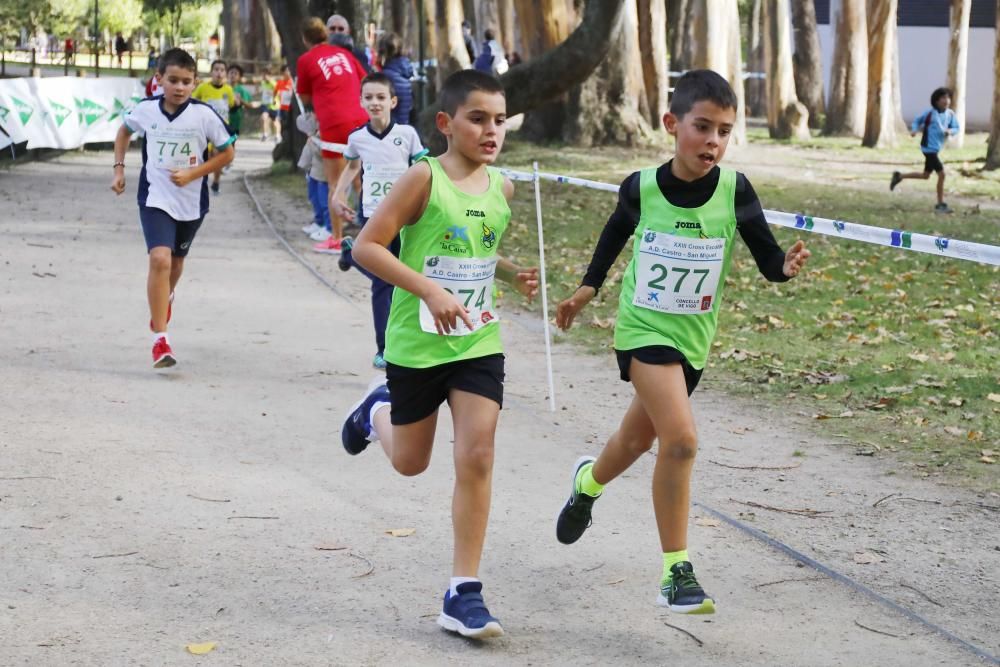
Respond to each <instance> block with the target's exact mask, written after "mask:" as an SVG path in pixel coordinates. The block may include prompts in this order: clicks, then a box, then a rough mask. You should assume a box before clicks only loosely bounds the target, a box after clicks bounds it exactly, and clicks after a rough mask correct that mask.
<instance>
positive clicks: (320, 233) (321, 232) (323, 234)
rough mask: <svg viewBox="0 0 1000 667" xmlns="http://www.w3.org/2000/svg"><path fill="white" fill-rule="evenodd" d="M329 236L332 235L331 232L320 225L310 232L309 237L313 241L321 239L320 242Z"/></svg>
mask: <svg viewBox="0 0 1000 667" xmlns="http://www.w3.org/2000/svg"><path fill="white" fill-rule="evenodd" d="M331 236H333V234H332V233H331V232H330V230H329V229H327V228H326V227H320V228H319V229H318V230H316V231H315V232H313V233H312V234H310V235H309V238H311V239H312V240H313V241H321V242H322V241H325V240H327V239H328V238H330V237H331Z"/></svg>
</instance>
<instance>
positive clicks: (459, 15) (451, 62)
mask: <svg viewBox="0 0 1000 667" xmlns="http://www.w3.org/2000/svg"><path fill="white" fill-rule="evenodd" d="M464 20H465V15H464V13H463V10H462V0H437V24H438V26H441V29H440V31H439V32H438V36H437V51H436V52H435V55H436V57H437V85H438V89H439V90H440V88H441V84H442V83H444V80H445V79H447V78H448V77H449V76H450V75H451V74H452V73H454V72H457V71H458V70H460V69H467V68H468V67H470V66H471V65H472V63H471V62H469V53H468V51H466V50H465V39H464V38H463V37H462V21H464Z"/></svg>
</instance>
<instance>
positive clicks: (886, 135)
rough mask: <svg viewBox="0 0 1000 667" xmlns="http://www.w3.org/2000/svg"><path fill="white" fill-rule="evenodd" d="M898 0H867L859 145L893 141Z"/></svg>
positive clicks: (894, 135)
mask: <svg viewBox="0 0 1000 667" xmlns="http://www.w3.org/2000/svg"><path fill="white" fill-rule="evenodd" d="M897 6H898V0H869V2H868V18H869V20H868V111H867V113H866V114H865V136H864V137H863V138H862V140H861V145H862V146H867V147H868V148H876V147H878V148H881V147H883V146H894V145H895V144H896V120H897V113H898V112H897V109H898V107H899V102H898V100H897V98H896V95H895V94H894V92H893V67H894V64H895V53H896V9H897Z"/></svg>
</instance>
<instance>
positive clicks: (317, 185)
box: [295, 111, 331, 242]
mask: <svg viewBox="0 0 1000 667" xmlns="http://www.w3.org/2000/svg"><path fill="white" fill-rule="evenodd" d="M295 126H296V127H297V128H298V129H299V132H301V133H302V134H304V135H306V137H307V138H306V145H305V146H303V147H302V154H301V155H300V156H299V162H298V167H299V169H301V170H302V171H304V172H306V187H307V191H308V193H309V203H310V204H312V207H313V221H312V223H310V224H308V225H306V226H305V227H303V228H302V231H303V232H305V233H306V235H307V236H309V238H311V239H312V240H313V241H320V242H322V241H325V240H327V239H328V238H330V234H331V231H330V208H329V204H328V202H329V198H330V191H329V190H330V186H329V183H327V182H326V171H325V170H324V169H323V152H322V149H321V148H320V140H319V125H318V124H317V123H316V115H315V114H313V112H311V111H307V112H306V113H304V114H300V115H299V116H298V117H297V118H296V119H295Z"/></svg>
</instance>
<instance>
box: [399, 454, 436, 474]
mask: <svg viewBox="0 0 1000 667" xmlns="http://www.w3.org/2000/svg"><path fill="white" fill-rule="evenodd" d="M428 465H430V459H424V460H415V459H409V458H399V459H393V461H392V467H393V468H394V469H395V470H396V472H398V473H399V474H400V475H403V476H404V477H415V476H416V475H419V474H420V473H422V472H423V471H425V470H427V466H428Z"/></svg>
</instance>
